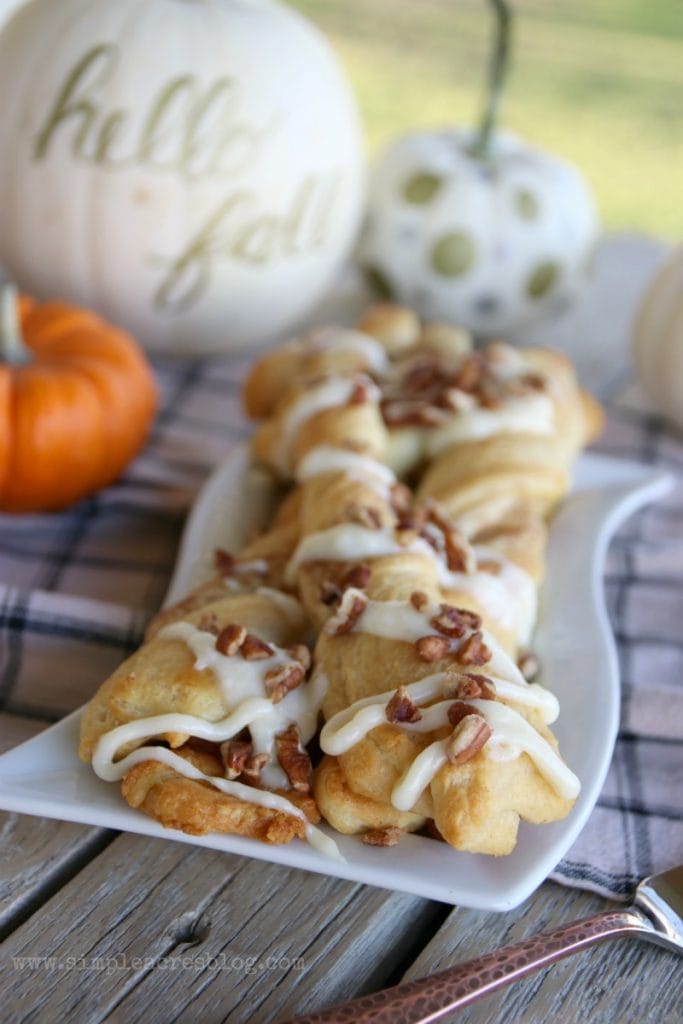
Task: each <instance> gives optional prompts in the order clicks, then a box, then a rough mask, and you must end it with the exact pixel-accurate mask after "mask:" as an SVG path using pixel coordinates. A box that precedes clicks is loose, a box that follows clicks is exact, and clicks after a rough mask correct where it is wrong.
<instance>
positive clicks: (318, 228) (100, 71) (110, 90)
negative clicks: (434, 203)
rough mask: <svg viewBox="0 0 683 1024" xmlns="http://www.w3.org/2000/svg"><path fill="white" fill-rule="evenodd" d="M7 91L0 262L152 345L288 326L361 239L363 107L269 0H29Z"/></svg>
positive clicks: (194, 343)
mask: <svg viewBox="0 0 683 1024" xmlns="http://www.w3.org/2000/svg"><path fill="white" fill-rule="evenodd" d="M0 96H2V112H1V115H0V194H1V195H2V203H1V204H0V263H3V264H4V265H5V266H6V268H7V270H8V271H9V273H10V274H11V276H12V277H13V278H14V279H15V280H16V281H17V282H18V283H19V285H20V286H21V287H22V288H24V289H26V290H29V291H31V292H32V293H34V294H37V295H42V296H46V295H59V296H61V297H66V298H70V299H73V300H75V301H76V302H79V303H83V304H87V305H90V306H92V307H93V308H95V309H97V310H98V311H99V312H100V313H102V314H103V315H104V316H106V317H107V318H108V319H111V320H115V321H119V322H120V323H122V324H123V325H124V326H125V327H127V328H128V329H129V330H130V331H132V332H133V333H134V334H135V335H136V337H137V338H138V339H139V340H140V342H141V343H142V344H144V345H145V346H146V347H147V348H149V349H151V350H154V351H159V352H178V353H188V354H189V353H191V354H197V355H199V354H205V353H209V352H220V351H224V350H226V349H231V348H238V347H243V346H245V345H248V344H250V343H261V342H265V341H266V340H268V339H269V338H270V337H272V336H273V335H275V334H276V333H279V332H282V331H285V330H288V329H289V328H290V327H292V326H293V325H296V324H297V323H298V322H299V321H300V320H301V318H303V317H304V316H305V315H306V313H307V312H309V311H310V310H311V309H312V307H313V306H314V304H315V303H316V302H317V301H318V300H319V299H320V297H321V296H322V294H323V293H324V292H325V290H326V289H327V287H328V286H329V284H330V282H331V280H332V278H333V276H334V275H335V273H336V272H337V270H338V268H339V266H340V264H341V263H342V262H343V261H344V259H345V258H346V256H347V255H348V252H349V249H350V247H351V245H352V243H353V241H354V240H355V236H356V232H357V227H358V223H359V220H360V216H361V213H362V204H363V185H364V158H363V151H362V139H361V132H360V123H359V117H358V112H357V107H356V103H355V100H354V97H353V95H352V93H351V91H350V89H349V87H348V84H347V81H346V79H345V78H344V76H343V73H342V71H341V69H340V67H339V65H338V63H337V61H336V59H335V57H334V55H333V53H332V51H331V49H330V47H329V46H328V44H327V43H326V41H325V40H324V38H323V36H322V35H321V34H320V33H319V32H318V31H317V30H316V29H314V28H313V26H311V25H310V24H309V23H308V22H307V21H305V20H304V19H303V18H302V17H301V16H300V15H298V14H297V13H295V12H293V11H292V10H290V9H289V8H287V7H285V6H283V5H280V4H278V3H277V2H275V0H144V2H143V0H116V2H115V3H112V2H111V0H59V2H58V3H56V2H55V0H33V2H32V3H30V4H28V5H27V6H25V7H22V8H21V9H20V10H19V11H17V12H16V13H15V15H14V16H13V17H12V18H11V19H10V20H9V22H8V23H7V25H6V26H5V28H4V29H3V31H2V32H1V33H0Z"/></svg>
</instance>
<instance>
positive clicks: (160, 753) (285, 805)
mask: <svg viewBox="0 0 683 1024" xmlns="http://www.w3.org/2000/svg"><path fill="white" fill-rule="evenodd" d="M231 717H233V716H231ZM177 719H182V720H183V730H182V731H189V728H185V727H186V726H187V727H190V726H191V730H192V735H194V736H202V737H203V738H206V739H214V738H217V737H218V735H219V734H220V726H221V725H222V723H221V722H214V723H209V722H205V721H204V720H203V719H201V718H194V717H193V716H192V715H175V714H169V715H157V716H155V717H154V718H146V719H140V720H138V721H137V722H129V723H128V724H127V725H123V726H119V727H118V728H116V729H112V730H111V731H110V732H108V733H105V735H104V736H102V737H101V738H100V740H99V742H98V744H97V746H96V748H95V752H94V754H93V759H92V764H93V768H94V770H95V772H96V774H97V775H99V777H100V778H101V779H104V780H105V781H106V782H116V781H118V780H120V779H122V778H123V777H124V775H125V774H126V773H127V772H128V771H130V769H131V768H133V767H134V766H135V765H136V764H140V762H142V761H158V762H160V763H161V764H166V765H168V766H169V768H173V769H174V771H176V772H178V774H179V775H183V776H184V777H185V778H187V779H194V780H196V781H199V782H208V783H209V784H210V785H212V786H213V787H214V789H218V790H220V791H221V792H222V793H226V794H228V795H229V796H234V797H236V798H237V799H238V800H244V801H245V802H246V803H251V804H257V805H258V806H259V807H268V808H270V809H271V810H276V811H281V812H282V813H283V814H290V815H292V816H293V817H295V818H298V819H299V820H300V821H302V822H303V824H304V833H305V836H306V839H307V840H308V842H309V843H310V844H311V846H313V847H314V848H315V849H316V850H318V851H319V852H320V853H324V854H326V855H327V856H328V857H333V858H335V859H336V860H343V859H344V858H343V857H342V856H341V854H340V852H339V848H338V847H337V844H336V843H335V842H334V840H333V839H330V837H329V836H326V835H325V833H324V832H322V831H321V830H320V829H318V828H316V827H315V826H314V825H311V823H310V822H309V821H308V819H307V818H306V815H305V814H304V813H303V811H302V810H301V809H300V808H299V807H297V806H296V804H293V803H292V802H291V800H287V799H286V797H283V796H280V795H279V794H278V793H271V792H269V791H268V790H263V789H256V788H255V787H253V786H245V785H244V784H243V783H241V782H233V781H232V780H230V779H219V778H216V777H215V776H213V775H205V774H204V772H201V771H199V769H198V768H195V766H194V765H193V764H190V762H189V761H186V760H185V758H184V757H180V755H179V754H176V753H174V752H173V751H172V750H168V749H167V748H166V747H144V746H143V747H138V748H137V749H136V750H133V751H131V753H130V754H127V755H126V756H125V757H124V758H122V759H121V760H120V761H116V762H114V757H115V755H116V751H117V749H118V748H119V747H120V746H122V745H123V744H124V743H127V742H129V741H130V739H132V738H139V737H140V736H144V737H145V738H146V739H148V738H149V737H150V733H149V732H148V731H147V730H148V729H150V728H152V729H153V731H152V733H151V735H154V734H155V732H156V733H157V734H158V733H159V732H163V731H165V730H166V729H168V730H169V731H176V720H177ZM226 721H227V720H226ZM155 723H160V728H156V729H155V728H154V724H155ZM129 726H139V727H140V732H139V734H138V736H135V737H134V736H133V735H132V733H131V731H130V730H129ZM207 726H213V729H214V734H213V735H211V736H207V735H206V732H207V730H206V728H205V727H207ZM230 735H234V732H230ZM224 738H225V739H227V738H229V736H225V737H224Z"/></svg>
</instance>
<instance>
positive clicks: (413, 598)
mask: <svg viewBox="0 0 683 1024" xmlns="http://www.w3.org/2000/svg"><path fill="white" fill-rule="evenodd" d="M410 603H411V604H412V606H413V608H415V609H416V610H417V611H418V612H421V611H422V609H423V608H425V607H426V606H427V605H428V604H429V598H428V597H427V595H426V594H425V592H424V590H414V591H413V592H412V594H411V595H410Z"/></svg>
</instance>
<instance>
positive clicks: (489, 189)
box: [359, 131, 599, 337]
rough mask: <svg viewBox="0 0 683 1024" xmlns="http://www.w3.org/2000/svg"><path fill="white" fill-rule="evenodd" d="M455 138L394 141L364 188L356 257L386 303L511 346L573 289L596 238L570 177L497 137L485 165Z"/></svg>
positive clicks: (464, 139) (569, 170)
mask: <svg viewBox="0 0 683 1024" xmlns="http://www.w3.org/2000/svg"><path fill="white" fill-rule="evenodd" d="M471 143H472V135H471V134H469V133H466V132H464V131H463V132H457V131H453V132H444V133H441V134H437V133H434V132H430V133H427V132H421V133H415V134H411V135H406V136H404V137H401V138H399V139H398V140H396V141H395V142H393V143H392V144H391V145H390V146H389V148H388V149H387V150H386V151H385V152H384V154H383V155H382V156H381V158H380V160H379V162H378V163H377V165H376V166H375V168H374V170H373V173H372V175H371V180H370V195H369V202H368V212H367V218H366V224H365V227H364V230H363V234H362V237H361V241H360V247H359V259H360V263H361V266H362V267H363V268H364V270H365V272H366V273H367V275H368V277H369V278H370V280H371V281H372V282H373V283H374V284H375V286H376V287H377V289H378V290H379V291H380V292H382V293H383V294H385V295H386V296H388V297H392V298H395V299H397V300H399V301H401V302H405V303H407V304H409V305H411V306H414V307H415V308H416V309H417V310H418V312H419V313H420V314H421V315H422V316H423V317H425V318H428V319H439V320H443V319H445V320H450V321H455V322H458V323H460V324H462V325H463V326H465V327H468V328H469V329H470V330H471V331H473V332H474V333H475V334H476V335H479V336H482V337H490V336H493V335H499V334H505V335H508V336H514V335H515V334H518V333H519V332H520V331H523V330H524V328H525V327H527V326H528V325H530V324H532V323H534V322H535V321H537V320H539V319H541V318H544V317H547V316H551V315H554V314H556V313H557V312H559V311H560V310H561V309H563V308H564V307H565V306H566V305H568V304H569V303H570V302H571V301H572V300H573V299H574V298H575V297H576V296H577V295H578V293H579V292H580V291H581V288H582V286H583V285H584V283H585V280H586V277H587V273H588V270H589V266H590V261H591V255H592V253H593V251H594V247H595V243H596V240H597V237H598V232H599V225H598V218H597V214H596V210H595V204H594V201H593V198H592V196H591V193H590V191H589V189H588V186H587V184H586V182H585V181H584V179H583V177H582V176H581V174H580V173H579V172H578V171H577V170H576V168H575V167H573V166H572V165H571V164H568V163H566V162H564V161H562V160H559V159H557V158H556V157H554V156H550V155H548V154H546V153H543V152H541V151H539V150H534V149H532V148H531V147H529V146H527V145H526V144H524V143H523V142H522V141H521V140H519V139H517V138H516V137H514V136H512V135H509V134H507V133H498V134H496V135H495V136H494V139H493V146H492V154H491V157H490V158H489V159H488V160H486V161H483V160H480V159H476V158H475V157H473V156H472V155H470V153H469V152H468V147H469V146H470V145H471Z"/></svg>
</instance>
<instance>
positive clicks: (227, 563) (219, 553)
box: [213, 548, 235, 576]
mask: <svg viewBox="0 0 683 1024" xmlns="http://www.w3.org/2000/svg"><path fill="white" fill-rule="evenodd" d="M213 564H214V565H215V567H216V571H217V572H219V573H221V574H222V575H223V576H229V575H230V573H231V572H233V571H234V569H235V556H234V555H231V554H230V552H229V551H226V550H225V548H216V550H215V551H214V553H213Z"/></svg>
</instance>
